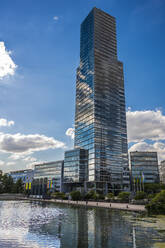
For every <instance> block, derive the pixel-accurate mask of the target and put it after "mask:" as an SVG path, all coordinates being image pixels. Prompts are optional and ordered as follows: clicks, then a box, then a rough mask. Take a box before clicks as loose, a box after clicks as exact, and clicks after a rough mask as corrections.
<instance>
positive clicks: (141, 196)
mask: <svg viewBox="0 0 165 248" xmlns="http://www.w3.org/2000/svg"><path fill="white" fill-rule="evenodd" d="M145 198H146V193H145V192H143V191H138V192H136V195H135V200H143V199H145Z"/></svg>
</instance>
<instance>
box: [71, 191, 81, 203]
mask: <svg viewBox="0 0 165 248" xmlns="http://www.w3.org/2000/svg"><path fill="white" fill-rule="evenodd" d="M70 195H71V198H72V200H73V201H79V200H81V198H82V197H81V193H80V191H72V192H71V193H70Z"/></svg>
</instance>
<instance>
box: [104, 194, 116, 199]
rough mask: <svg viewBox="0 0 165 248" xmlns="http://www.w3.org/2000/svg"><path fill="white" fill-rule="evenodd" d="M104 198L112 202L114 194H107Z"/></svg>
mask: <svg viewBox="0 0 165 248" xmlns="http://www.w3.org/2000/svg"><path fill="white" fill-rule="evenodd" d="M106 198H107V199H108V200H113V199H114V198H115V197H114V194H113V193H108V194H107V195H106Z"/></svg>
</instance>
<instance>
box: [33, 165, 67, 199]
mask: <svg viewBox="0 0 165 248" xmlns="http://www.w3.org/2000/svg"><path fill="white" fill-rule="evenodd" d="M63 165H64V161H63V160H60V161H55V162H47V163H42V164H37V165H35V170H34V180H33V183H32V193H33V194H35V195H42V194H46V192H47V191H48V190H49V191H50V192H56V191H62V178H63Z"/></svg>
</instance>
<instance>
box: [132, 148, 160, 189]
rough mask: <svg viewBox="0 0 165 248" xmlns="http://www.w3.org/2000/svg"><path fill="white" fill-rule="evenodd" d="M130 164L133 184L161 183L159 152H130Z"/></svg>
mask: <svg viewBox="0 0 165 248" xmlns="http://www.w3.org/2000/svg"><path fill="white" fill-rule="evenodd" d="M130 164H131V178H132V184H136V185H137V184H138V185H139V186H140V183H141V182H143V183H158V182H159V171H158V158H157V152H140V151H139V152H138V151H135V152H130ZM139 189H140V188H139Z"/></svg>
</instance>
